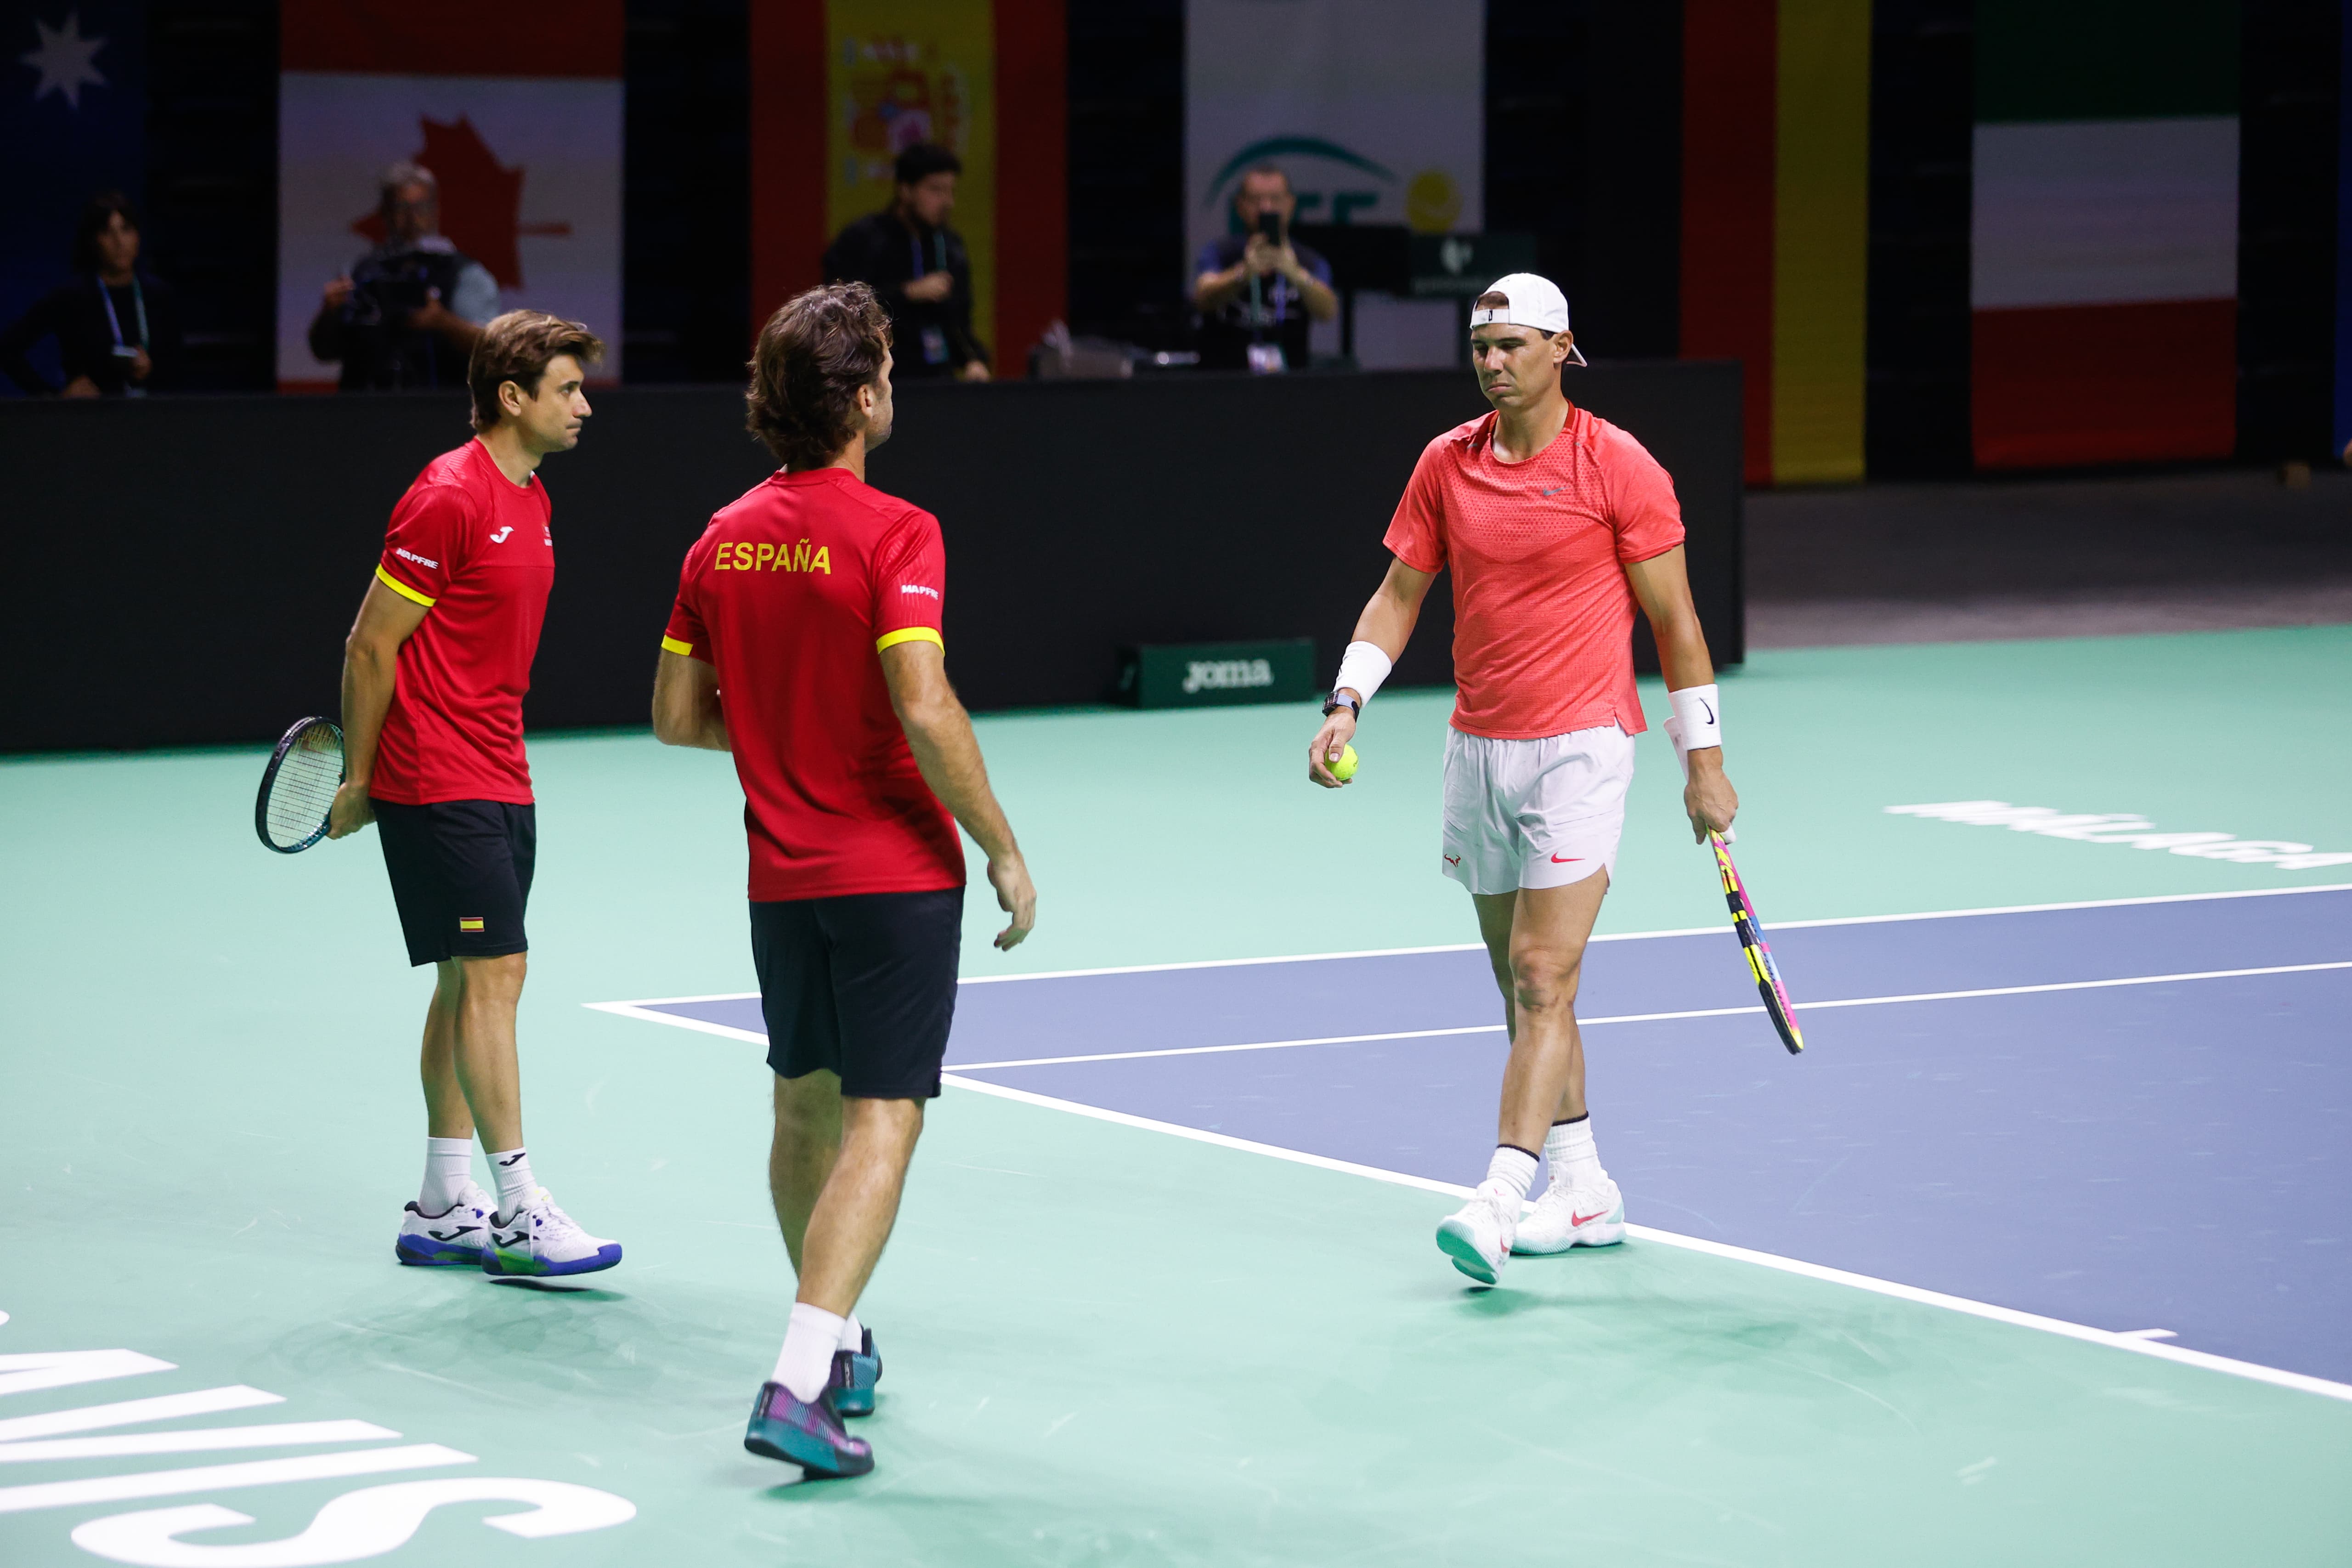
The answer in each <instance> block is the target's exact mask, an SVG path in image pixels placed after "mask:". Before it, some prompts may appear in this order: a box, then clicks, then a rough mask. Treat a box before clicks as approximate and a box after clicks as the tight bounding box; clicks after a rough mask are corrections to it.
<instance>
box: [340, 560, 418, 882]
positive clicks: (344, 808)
mask: <svg viewBox="0 0 2352 1568" xmlns="http://www.w3.org/2000/svg"><path fill="white" fill-rule="evenodd" d="M428 607H429V606H427V605H420V604H418V603H417V602H416V601H415V600H414V599H410V598H406V597H404V596H403V595H399V594H395V593H394V592H393V591H392V590H391V589H389V588H387V587H385V586H384V585H383V581H382V580H381V579H379V580H378V581H376V582H373V583H371V584H368V591H367V597H366V598H364V599H362V600H361V601H360V614H359V619H358V620H356V621H354V622H352V635H351V636H350V637H346V638H345V639H344V640H343V785H342V787H341V789H339V790H337V791H336V792H335V804H334V806H333V808H332V809H331V811H330V812H329V813H328V817H327V820H328V827H327V837H330V838H345V837H350V836H351V835H352V834H354V833H357V832H358V831H359V830H360V829H361V828H362V827H365V826H367V825H368V824H369V823H371V822H373V821H374V820H375V812H374V810H373V808H372V807H370V806H369V805H368V798H367V795H368V784H369V783H370V782H371V780H372V779H373V777H374V774H375V746H376V741H377V739H378V738H379V737H380V736H382V735H383V716H384V715H385V714H386V713H388V712H390V711H391V710H392V687H393V679H394V676H395V675H396V674H397V673H398V671H399V668H400V646H401V644H403V643H404V642H406V641H407V640H408V639H409V637H411V636H413V635H414V634H415V630H416V628H417V627H419V626H423V625H424V624H425V611H426V609H427V608H428Z"/></svg>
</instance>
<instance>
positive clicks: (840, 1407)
mask: <svg viewBox="0 0 2352 1568" xmlns="http://www.w3.org/2000/svg"><path fill="white" fill-rule="evenodd" d="M881 1380H882V1358H881V1357H880V1356H879V1355H877V1354H876V1353H875V1351H874V1331H873V1330H872V1329H867V1330H866V1338H865V1342H864V1343H862V1344H861V1345H859V1347H858V1348H857V1349H856V1350H854V1351H835V1352H833V1371H832V1373H830V1374H829V1375H827V1377H826V1378H825V1382H824V1393H823V1394H820V1395H818V1397H819V1398H821V1399H823V1400H824V1403H825V1404H827V1405H831V1406H832V1407H833V1413H834V1414H835V1415H873V1414H874V1385H875V1384H877V1383H879V1382H880V1381H881Z"/></svg>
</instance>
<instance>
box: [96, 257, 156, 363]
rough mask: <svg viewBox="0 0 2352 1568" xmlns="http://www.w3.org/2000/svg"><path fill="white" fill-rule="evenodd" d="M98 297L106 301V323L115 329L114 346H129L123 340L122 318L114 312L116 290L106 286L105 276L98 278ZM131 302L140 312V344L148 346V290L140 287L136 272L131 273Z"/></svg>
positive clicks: (144, 346) (142, 346) (143, 346)
mask: <svg viewBox="0 0 2352 1568" xmlns="http://www.w3.org/2000/svg"><path fill="white" fill-rule="evenodd" d="M98 297H99V298H100V300H103V301H105V303H106V324H107V325H108V326H110V327H111V328H112V329H114V346H115V347H116V348H124V347H127V346H128V345H127V344H125V343H124V342H123V341H122V320H121V317H119V316H117V315H116V314H115V313H114V290H113V289H109V288H108V287H107V286H106V279H103V278H101V279H98ZM131 305H132V307H133V308H134V309H135V310H138V312H139V346H140V347H141V348H142V349H143V348H146V347H147V346H148V343H147V291H146V290H145V289H142V288H140V287H139V275H138V274H137V273H135V272H134V273H132V274H131Z"/></svg>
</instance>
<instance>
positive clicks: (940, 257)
mask: <svg viewBox="0 0 2352 1568" xmlns="http://www.w3.org/2000/svg"><path fill="white" fill-rule="evenodd" d="M907 247H908V249H910V250H912V251H913V252H914V253H915V276H916V277H918V278H920V277H921V276H922V275H923V237H922V236H921V235H919V234H910V235H908V237H907ZM931 249H932V254H933V259H932V262H931V270H932V271H934V272H945V271H946V270H947V269H948V236H947V231H946V230H945V229H940V228H935V229H933V230H931Z"/></svg>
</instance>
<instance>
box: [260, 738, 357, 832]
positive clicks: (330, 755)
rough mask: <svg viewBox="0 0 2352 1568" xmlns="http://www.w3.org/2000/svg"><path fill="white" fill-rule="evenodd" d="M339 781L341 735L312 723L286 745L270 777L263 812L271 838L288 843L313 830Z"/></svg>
mask: <svg viewBox="0 0 2352 1568" xmlns="http://www.w3.org/2000/svg"><path fill="white" fill-rule="evenodd" d="M342 783H343V746H342V740H341V737H340V736H338V735H337V734H336V733H335V731H334V729H333V728H332V727H331V726H330V725H326V724H314V725H312V726H311V727H310V729H309V730H307V731H304V732H303V734H302V736H301V738H300V739H299V740H297V741H296V742H294V743H293V744H292V745H291V746H289V747H288V748H287V750H286V755H285V757H284V758H283V759H282V760H281V761H280V762H279V763H278V772H277V774H276V776H275V777H273V778H272V779H271V780H270V781H269V801H268V806H267V808H266V811H265V816H266V819H267V821H268V825H269V837H270V839H271V840H272V842H274V843H276V844H278V845H279V846H281V847H284V846H291V845H295V844H299V843H300V842H302V841H303V840H304V839H306V838H309V837H311V836H312V835H314V834H316V833H317V832H318V831H319V830H320V826H321V825H322V824H324V823H325V821H326V820H327V812H328V810H329V808H330V807H331V806H332V805H334V803H335V791H337V790H338V789H340V788H341V787H342Z"/></svg>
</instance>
